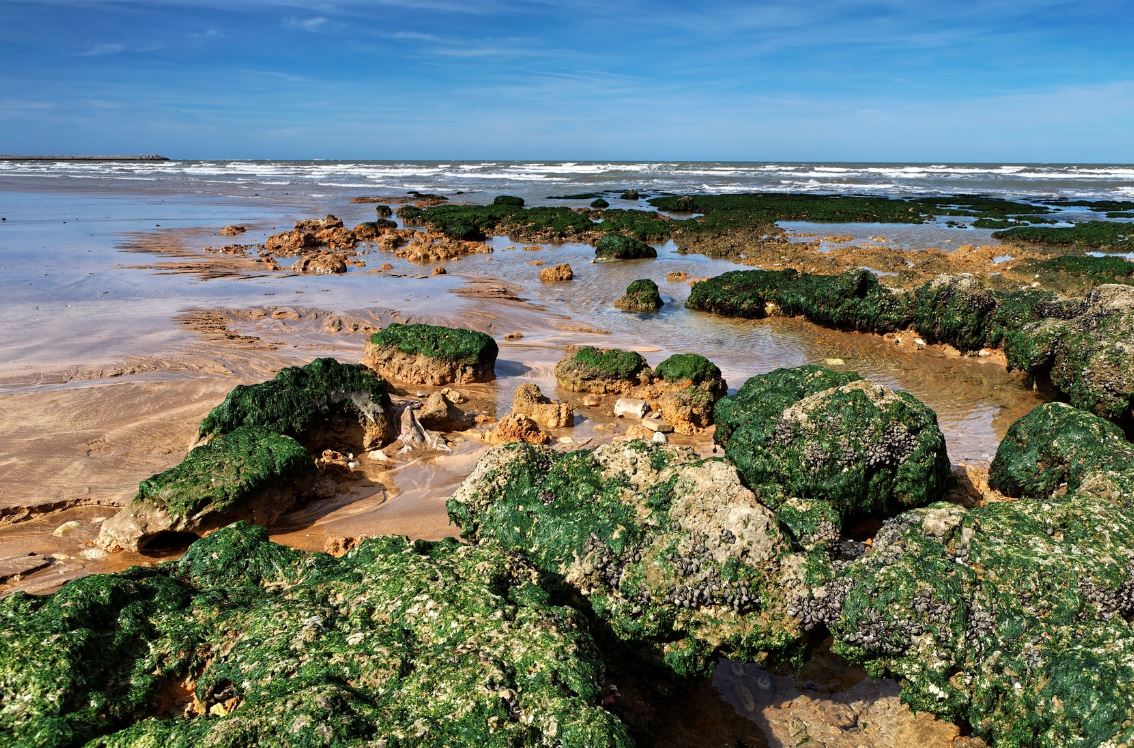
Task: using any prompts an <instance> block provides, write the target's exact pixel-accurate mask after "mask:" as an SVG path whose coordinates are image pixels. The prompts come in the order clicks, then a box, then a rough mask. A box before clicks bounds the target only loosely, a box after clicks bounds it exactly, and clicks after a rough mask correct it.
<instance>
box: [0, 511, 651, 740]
mask: <svg viewBox="0 0 1134 748" xmlns="http://www.w3.org/2000/svg"><path fill="white" fill-rule="evenodd" d="M536 582H537V577H536V575H535V573H534V572H533V570H531V568H530V567H527V566H526V565H524V564H522V563H521V562H519V561H517V560H516V559H514V558H512V557H509V556H507V555H506V554H504V553H502V552H500V551H497V550H494V549H491V548H473V547H468V546H462V545H459V544H457V543H455V542H453V541H442V542H439V543H425V542H420V541H419V542H413V543H411V542H409V541H407V540H405V539H403V538H397V537H389V538H374V539H371V540H367V541H364V542H363V543H362V544H361V545H360V546H359V547H357V548H356V549H354V550H353V551H351V552H350V553H349V554H348V555H346V556H345V557H343V558H339V559H336V558H332V557H330V556H327V555H325V554H320V553H305V552H301V551H296V550H292V549H289V548H286V547H283V546H278V545H275V544H273V543H270V542H268V540H267V533H266V532H265V531H264V530H263V529H262V528H258V527H253V526H250V525H245V524H236V525H232V526H230V527H228V528H226V529H223V530H220V531H218V532H216V533H214V534H213V535H210V536H209V537H208V538H205V539H204V540H200V541H198V542H197V543H195V544H194V545H193V546H191V547H190V549H189V551H188V552H187V553H186V554H185V556H183V557H182V558H181V559H180V560H179V561H176V562H171V563H167V564H163V565H161V566H159V567H154V568H145V569H142V568H136V569H131V570H128V571H126V572H122V573H120V574H114V575H98V576H91V577H87V578H84V579H81V580H77V581H75V582H72V583H70V584H68V585H66V586H64V587H63V588H62V589H61V590H60V591H59V592H57V593H55V594H54V595H50V596H46V597H42V598H32V597H29V596H27V595H24V594H21V593H16V594H14V595H11V596H9V597H7V598H5V599H3V600H0V621H2V622H3V625H2V626H0V731H2V732H3V733H4V734H6V735H7V736H8V740H7V743H6V744H8V745H13V746H20V747H23V746H29V747H30V746H74V745H83V744H85V743H87V742H88V741H90V744H92V745H103V746H155V745H167V744H168V745H175V746H189V745H212V746H231V747H233V748H236V747H237V746H249V745H264V746H295V745H305V746H306V745H311V746H314V745H342V746H350V745H359V746H361V745H387V746H391V747H392V746H432V745H453V746H483V745H491V746H592V745H597V746H629V745H630V739H629V737H628V735H627V733H626V730H625V728H624V727H623V725H622V724H621V723H620V722H619V721H618V720H617V719H616V718H615V717H614V716H612V715H611V714H609V713H607V712H605V711H604V710H603V709H601V708H600V707H599V706H598V703H599V700H600V698H601V695H602V693H601V688H602V665H601V662H600V660H599V658H598V654H597V651H596V650H595V648H594V645H593V642H592V641H591V639H590V637H589V635H588V634H587V632H586V628H585V623H584V621H583V620H582V619H581V617H580V616H579V614H578V613H576V612H575V611H574V610H572V609H570V608H565V607H560V606H557V605H553V604H551V603H550V601H549V598H548V595H547V593H546V592H545V591H543V590H542V589H541V588H540V587H539V586H538V585H537V583H536ZM179 684H185V685H184V686H183V687H182V686H179ZM174 697H176V698H174Z"/></svg>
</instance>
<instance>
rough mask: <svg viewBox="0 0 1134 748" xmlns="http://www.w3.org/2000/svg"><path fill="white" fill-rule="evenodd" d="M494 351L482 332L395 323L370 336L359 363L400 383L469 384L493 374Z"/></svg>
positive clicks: (486, 379)
mask: <svg viewBox="0 0 1134 748" xmlns="http://www.w3.org/2000/svg"><path fill="white" fill-rule="evenodd" d="M498 353H499V348H498V347H497V345H496V341H495V340H493V339H492V336H490V335H486V334H484V333H483V332H477V331H475V330H465V329H461V328H452V327H440V326H438V325H420V324H411V325H403V324H400V323H397V322H395V323H393V324H391V325H388V326H386V327H385V328H383V329H382V330H381V331H380V332H376V333H374V334H373V335H371V336H370V339H369V340H368V341H367V343H366V351H365V353H364V354H363V359H362V362H363V363H364V364H366V365H367V366H369V367H370V368H371V369H374V370H375V371H377V372H378V373H379V374H381V375H382V376H385V377H388V378H390V379H394V380H397V381H400V382H409V383H413V384H432V385H443V384H469V383H473V382H488V381H491V380H492V379H494V378H495V377H496V356H497V354H498Z"/></svg>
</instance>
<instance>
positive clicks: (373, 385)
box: [199, 358, 394, 454]
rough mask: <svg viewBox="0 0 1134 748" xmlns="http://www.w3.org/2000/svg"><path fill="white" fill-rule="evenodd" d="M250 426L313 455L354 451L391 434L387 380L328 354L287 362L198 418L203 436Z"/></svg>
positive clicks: (374, 444)
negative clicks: (303, 363)
mask: <svg viewBox="0 0 1134 748" xmlns="http://www.w3.org/2000/svg"><path fill="white" fill-rule="evenodd" d="M242 426H255V427H258V428H261V429H266V430H268V431H274V432H276V433H280V434H286V435H288V436H290V437H293V438H295V439H297V440H298V441H299V442H301V443H302V444H304V445H305V446H306V447H308V449H310V450H311V452H312V453H315V454H318V453H320V452H322V451H323V450H324V449H327V448H334V449H337V448H339V447H350V448H352V449H353V450H355V451H360V450H364V449H371V448H373V447H380V446H382V445H383V444H385V443H387V442H389V441H390V440H391V439H393V438H394V419H393V413H392V411H391V405H390V395H389V392H388V387H387V385H386V382H385V381H384V380H383V379H382V378H381V377H378V376H376V375H375V374H374V372H373V371H371V370H370V369H368V368H366V367H365V366H363V365H361V364H343V363H340V362H338V361H336V360H335V359H333V358H319V359H315V360H314V361H312V362H311V363H309V364H307V365H306V366H288V367H286V368H284V369H281V370H280V371H279V373H278V374H276V376H275V377H274V378H272V379H271V380H269V381H267V382H261V383H260V384H252V385H237V386H236V387H235V388H233V390H232V391H231V392H229V393H228V395H227V396H226V397H225V399H224V402H222V403H221V404H220V405H218V406H217V407H215V408H213V410H212V411H210V412H209V414H208V415H207V416H205V419H204V420H203V421H201V426H200V429H199V437H200V439H202V440H206V439H211V438H213V437H216V436H220V435H222V434H227V433H230V432H232V431H235V430H236V429H238V428H240V427H242Z"/></svg>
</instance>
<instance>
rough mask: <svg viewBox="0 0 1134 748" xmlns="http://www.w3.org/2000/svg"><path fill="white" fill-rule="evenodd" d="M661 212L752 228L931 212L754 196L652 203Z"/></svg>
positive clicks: (830, 198) (906, 218) (862, 202)
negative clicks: (699, 215) (764, 224)
mask: <svg viewBox="0 0 1134 748" xmlns="http://www.w3.org/2000/svg"><path fill="white" fill-rule="evenodd" d="M649 202H650V205H653V206H654V207H655V208H657V209H659V210H665V211H673V212H695V213H703V214H704V215H705V217H706V218H707V219H708V220H704V221H702V220H700V219H693V221H691V222H689V227H690V228H693V230H696V228H695V227H696V226H698V225H702V226H705V227H706V228H708V227H710V226H720V225H724V224H730V225H736V226H741V225H753V224H755V223H760V222H773V221H816V222H821V223H848V222H849V223H924V222H925V220H926V219H927V218H928V217H929V212H930V211H928V210H926V209H924V208H922V207H921V206H918V205H916V204H914V203H911V202H908V201H905V200H898V199H894V198H887V197H866V196H842V195H808V194H781V193H753V194H739V195H676V196H663V197H655V198H652V199H651V200H650V201H649Z"/></svg>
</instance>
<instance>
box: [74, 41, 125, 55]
mask: <svg viewBox="0 0 1134 748" xmlns="http://www.w3.org/2000/svg"><path fill="white" fill-rule="evenodd" d="M125 51H126V45H125V44H120V43H118V42H103V43H101V44H95V45H93V46H91V47H89V48H87V49H86V50H85V51H83V52H76V53H75V55H76V56H77V57H102V56H103V55H116V54H119V53H121V52H125Z"/></svg>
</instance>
